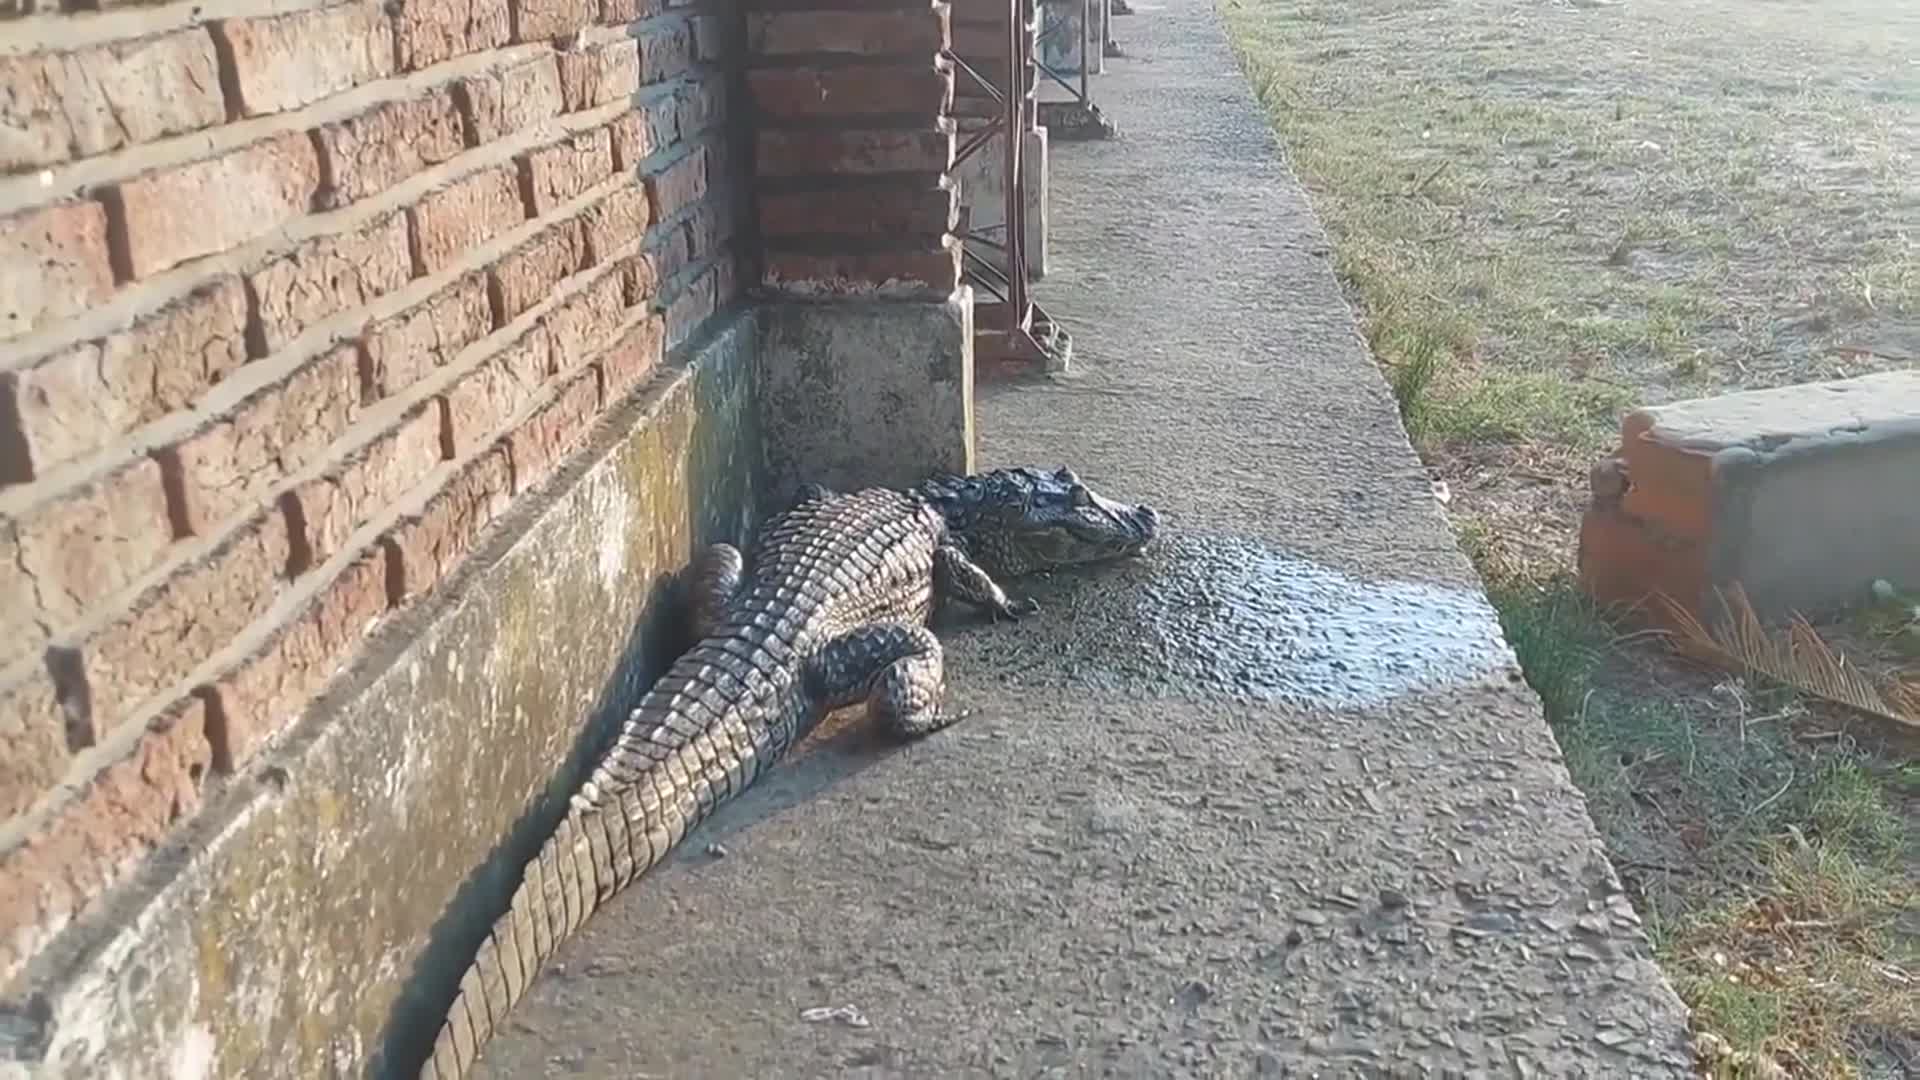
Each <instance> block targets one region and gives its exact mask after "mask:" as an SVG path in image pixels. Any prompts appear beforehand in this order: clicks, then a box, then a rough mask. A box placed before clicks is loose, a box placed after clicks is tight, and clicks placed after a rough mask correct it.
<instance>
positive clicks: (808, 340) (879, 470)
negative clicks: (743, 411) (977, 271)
mask: <svg viewBox="0 0 1920 1080" xmlns="http://www.w3.org/2000/svg"><path fill="white" fill-rule="evenodd" d="M759 317H760V335H759V336H760V348H759V350H758V352H757V354H756V356H757V366H758V371H757V374H756V377H755V381H756V385H757V386H758V388H759V393H760V403H761V404H760V432H761V440H762V446H764V447H765V451H766V455H767V467H766V491H767V495H768V497H769V498H770V499H772V500H774V503H773V504H774V505H778V504H779V503H780V502H781V501H782V500H785V499H788V498H790V497H791V496H792V495H793V493H794V492H795V490H796V489H797V488H798V487H799V486H800V485H801V484H803V483H817V484H825V485H826V486H827V487H829V488H835V489H838V490H850V489H853V488H857V487H863V486H869V485H886V486H896V487H903V486H906V485H909V484H914V483H918V482H919V481H921V480H923V479H925V478H926V477H927V476H928V475H929V474H932V473H935V472H939V471H951V472H968V471H971V470H972V468H973V454H974V439H973V290H972V289H971V288H969V287H965V286H963V287H961V288H960V289H957V290H955V292H954V294H953V295H952V296H950V297H948V298H947V299H945V300H929V301H920V302H912V301H900V300H825V301H810V300H780V299H771V300H768V301H766V302H764V303H762V304H761V305H760V307H759Z"/></svg>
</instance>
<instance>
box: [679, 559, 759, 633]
mask: <svg viewBox="0 0 1920 1080" xmlns="http://www.w3.org/2000/svg"><path fill="white" fill-rule="evenodd" d="M746 568H747V560H746V557H745V556H744V555H741V554H740V549H739V548H737V547H734V546H733V545H732V544H709V545H708V546H707V548H706V550H704V551H702V552H701V553H700V554H699V555H698V556H697V557H695V558H694V560H693V567H692V569H691V570H690V571H689V573H688V574H687V591H688V593H689V594H690V599H691V601H692V603H691V608H692V610H691V612H690V613H689V619H690V620H691V623H692V627H693V639H694V640H695V641H699V640H700V639H702V638H705V637H707V636H708V635H710V634H712V633H713V632H714V631H715V630H716V629H718V628H719V626H720V624H721V623H723V622H725V621H726V618H727V605H728V604H731V603H732V602H733V596H734V594H735V593H737V592H739V591H740V581H741V578H742V577H744V576H745V573H746Z"/></svg>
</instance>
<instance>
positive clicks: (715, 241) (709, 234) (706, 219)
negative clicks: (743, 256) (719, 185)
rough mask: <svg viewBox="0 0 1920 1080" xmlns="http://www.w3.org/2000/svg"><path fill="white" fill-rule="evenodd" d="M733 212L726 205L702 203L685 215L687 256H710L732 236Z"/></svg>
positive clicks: (696, 258)
mask: <svg viewBox="0 0 1920 1080" xmlns="http://www.w3.org/2000/svg"><path fill="white" fill-rule="evenodd" d="M733 224H734V223H733V214H732V212H731V211H730V210H729V209H728V208H726V207H720V206H715V205H714V204H713V203H706V204H703V205H702V206H701V207H700V208H699V209H698V210H695V211H694V212H693V213H692V214H690V215H688V217H687V257H688V258H689V259H693V260H695V261H698V260H700V259H705V258H708V257H710V256H711V255H712V254H713V253H714V252H715V251H718V250H719V249H720V248H722V247H724V246H725V245H726V243H727V241H728V240H731V239H732V238H733Z"/></svg>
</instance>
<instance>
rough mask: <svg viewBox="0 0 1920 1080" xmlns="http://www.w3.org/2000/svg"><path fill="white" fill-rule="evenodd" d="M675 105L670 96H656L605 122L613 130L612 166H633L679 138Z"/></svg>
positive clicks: (619, 167)
mask: <svg viewBox="0 0 1920 1080" xmlns="http://www.w3.org/2000/svg"><path fill="white" fill-rule="evenodd" d="M677 108H678V106H677V103H676V99H675V98H673V97H672V96H664V97H656V98H654V99H653V100H652V101H650V102H648V103H647V104H645V105H636V106H635V107H634V108H633V111H631V112H625V113H621V114H620V116H619V118H618V119H616V120H614V121H613V123H611V124H609V125H607V126H608V128H609V129H610V130H611V131H612V132H613V162H614V168H616V169H632V168H634V167H635V166H637V165H639V164H640V162H641V160H642V159H644V158H646V157H648V156H650V155H652V154H653V153H654V152H656V151H658V150H662V149H664V148H666V147H668V146H672V145H673V144H674V142H675V141H677V140H678V139H679V138H680V129H679V126H678V117H677V113H676V110H677Z"/></svg>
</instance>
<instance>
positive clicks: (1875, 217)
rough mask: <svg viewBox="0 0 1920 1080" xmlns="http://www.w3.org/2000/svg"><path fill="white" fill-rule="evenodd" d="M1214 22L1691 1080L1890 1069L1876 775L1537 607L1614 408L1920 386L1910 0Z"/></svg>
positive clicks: (1605, 629)
mask: <svg viewBox="0 0 1920 1080" xmlns="http://www.w3.org/2000/svg"><path fill="white" fill-rule="evenodd" d="M1219 2H1220V4H1221V7H1222V11H1223V13H1224V15H1225V17H1226V20H1227V24H1228V28H1229V31H1230V33H1231V35H1232V37H1233V38H1234V40H1235V43H1236V46H1237V48H1238V49H1239V51H1240V54H1241V58H1242V63H1243V66H1244V67H1245V69H1246V71H1247V74H1248V77H1249V78H1250V80H1251V81H1252V83H1253V86H1254V88H1255V90H1256V92H1257V93H1258V95H1259V97H1260V100H1261V102H1262V104H1263V105H1264V106H1265V107H1266V109H1267V111H1268V114H1269V116H1270V117H1271V119H1272V122H1273V124H1274V126H1275V128H1276V130H1277V131H1278V133H1279V135H1280V136H1281V140H1282V145H1283V146H1284V148H1285V153H1286V154H1287V157H1288V161H1289V163H1290V165H1291V166H1292V168H1293V169H1294V171H1295V173H1296V174H1297V175H1298V176H1299V177H1300V179H1301V181H1302V182H1303V183H1304V184H1305V185H1306V187H1307V189H1308V191H1309V194H1310V195H1311V197H1312V199H1313V201H1314V206H1315V209H1316V210H1317V212H1318V213H1319V215H1320V217H1321V219H1322V221H1323V222H1324V223H1325V225H1326V228H1327V230H1328V233H1329V235H1330V237H1331V239H1332V241H1333V252H1334V260H1335V269H1336V272H1337V273H1338V275H1339V277H1340V280H1341V282H1342V283H1343V285H1344V287H1345V288H1346V289H1347V290H1348V293H1349V296H1350V298H1351V299H1352V301H1353V302H1354V305H1355V308H1356V310H1357V311H1358V313H1359V314H1360V316H1361V319H1362V323H1363V326H1364V328H1365V330H1366V333H1367V338H1368V341H1369V343H1370V344H1371V346H1372V348H1373V351H1374V354H1375V355H1376V357H1378V359H1379V361H1380V363H1381V364H1382V367H1383V369H1384V371H1385V374H1386V376H1387V379H1388V382H1389V384H1390V385H1391V387H1392V389H1393V392H1394V395H1395V397H1396V399H1397V400H1398V402H1399V405H1400V411H1401V414H1402V416H1403V418H1404V420H1405V422H1406V426H1407V429H1408V432H1409V434H1410V435H1411V436H1412V437H1413V439H1414V441H1415V444H1416V446H1417V448H1418V449H1419V450H1420V452H1421V455H1422V457H1423V458H1424V460H1425V461H1426V462H1427V464H1428V466H1429V468H1430V469H1431V470H1432V471H1433V472H1434V474H1435V475H1436V476H1437V477H1438V478H1441V479H1444V480H1446V481H1447V484H1448V488H1449V490H1450V492H1451V493H1452V498H1451V501H1450V502H1449V504H1448V512H1449V513H1450V514H1451V515H1452V517H1453V520H1454V523H1455V526H1456V528H1457V530H1458V532H1459V536H1460V541H1461V545H1462V547H1463V549H1465V550H1466V551H1467V552H1468V553H1469V555H1470V556H1471V557H1472V558H1473V559H1474V562H1475V564H1476V565H1477V566H1478V567H1479V568H1480V571H1481V574H1482V576H1483V578H1484V579H1485V580H1486V581H1487V583H1488V586H1489V591H1490V593H1491V594H1492V596H1493V598H1494V602H1495V605H1496V606H1497V607H1498V608H1499V609H1500V612H1501V616H1502V620H1503V622H1504V624H1505V626H1506V631H1507V634H1508V636H1509V639H1510V640H1511V641H1512V642H1513V645H1514V647H1515V649H1516V650H1517V651H1518V652H1519V654H1520V657H1521V660H1522V662H1523V664H1524V666H1525V668H1526V671H1527V676H1528V679H1529V681H1530V682H1531V683H1532V685H1533V686H1534V687H1535V689H1536V690H1537V691H1538V692H1539V694H1540V696H1541V698H1542V700H1543V701H1544V703H1545V705H1546V708H1547V712H1548V717H1549V720H1550V721H1551V723H1552V724H1553V727H1554V730H1555V733H1556V735H1557V736H1558V738H1559V740H1560V743H1561V746H1562V749H1563V752H1564V754H1565V757H1566V759H1567V763H1568V767H1569V769H1570V771H1571V773H1572V775H1573V777H1574V780H1575V782H1576V783H1577V784H1579V786H1580V787H1581V788H1582V789H1583V791H1584V792H1585V793H1586V795H1587V798H1588V804H1589V807H1590V809H1591V811H1592V813H1593V816H1594V819H1595V821H1596V824H1597V825H1598V826H1599V828H1600V829H1601V831H1602V832H1603V834H1604V835H1605V836H1606V838H1607V841H1608V843H1609V845H1610V847H1611V850H1612V851H1613V854H1614V857H1615V859H1616V862H1617V864H1618V865H1619V866H1620V868H1621V872H1622V875H1623V877H1625V878H1626V879H1627V880H1628V882H1629V884H1630V885H1631V886H1632V887H1633V888H1634V890H1635V892H1636V895H1637V899H1638V901H1639V903H1640V906H1641V909H1642V913H1643V915H1645V916H1646V917H1647V918H1648V922H1649V926H1650V927H1651V928H1652V930H1653V932H1654V937H1655V943H1656V947H1657V949H1658V951H1659V955H1660V956H1661V958H1662V961H1663V963H1664V964H1665V965H1666V969H1667V971H1668V973H1669V976H1670V977H1671V978H1672V980H1673V982H1674V984H1675V987H1676V989H1677V990H1679V992H1680V993H1681V994H1682V995H1683V997H1685V998H1686V1000H1687V1001H1688V1003H1689V1004H1690V1005H1691V1006H1692V1007H1693V1009H1694V1011H1695V1024H1696V1027H1697V1028H1698V1029H1700V1030H1701V1031H1703V1032H1709V1033H1711V1034H1712V1035H1715V1036H1717V1037H1718V1038H1719V1039H1721V1040H1724V1042H1725V1044H1726V1045H1727V1047H1728V1049H1729V1051H1730V1056H1728V1057H1725V1058H1723V1059H1721V1060H1720V1061H1719V1062H1718V1064H1716V1065H1715V1066H1714V1067H1713V1068H1714V1070H1715V1071H1717V1072H1718V1073H1719V1074H1721V1075H1728V1076H1734V1075H1739V1076H1762V1075H1778V1074H1777V1073H1773V1072H1770V1071H1769V1069H1770V1066H1769V1064H1768V1063H1771V1064H1772V1065H1775V1066H1778V1067H1779V1068H1780V1069H1783V1070H1785V1072H1786V1073H1787V1074H1790V1075H1794V1076H1816V1077H1853V1076H1878V1075H1902V1074H1903V1070H1906V1071H1908V1072H1913V1071H1920V945H1916V942H1920V886H1917V885H1916V879H1917V878H1920V869H1917V868H1920V850H1916V845H1915V841H1914V837H1915V835H1916V832H1915V829H1914V825H1915V823H1916V821H1920V765H1916V764H1915V763H1914V759H1913V756H1912V751H1911V748H1910V747H1908V748H1902V747H1901V746H1899V745H1897V744H1895V743H1892V742H1890V741H1889V740H1888V739H1886V738H1882V737H1880V734H1879V733H1876V732H1875V731H1874V730H1872V729H1871V725H1868V726H1866V727H1863V726H1861V725H1860V724H1859V722H1858V720H1857V718H1854V717H1849V716H1844V715H1841V714H1839V713H1837V712H1835V711H1834V710H1832V709H1830V708H1827V707H1824V706H1823V705H1822V703H1820V702H1817V701H1806V700H1801V699H1799V698H1797V697H1795V696H1794V695H1793V694H1791V693H1789V692H1786V691H1783V690H1780V689H1777V688H1770V687H1765V686H1760V685H1754V684H1751V683H1749V682H1747V681H1745V680H1741V679H1738V678H1732V677H1729V676H1727V675H1726V674H1725V673H1716V672H1710V671H1705V670H1703V669H1700V668H1698V667H1691V666H1688V665H1684V664H1681V663H1678V662H1677V661H1675V660H1674V659H1673V658H1672V657H1671V655H1670V654H1668V653H1667V652H1666V651H1664V650H1663V649H1662V648H1661V647H1660V646H1659V645H1658V644H1657V643H1654V642H1651V641H1649V640H1647V639H1644V638H1640V639H1629V638H1627V635H1624V633H1623V631H1622V629H1621V628H1617V627H1614V626H1611V625H1609V624H1608V622H1607V621H1606V620H1605V619H1603V618H1601V617H1600V616H1599V614H1598V613H1596V612H1594V611H1592V610H1591V609H1590V608H1588V607H1587V606H1586V605H1585V604H1584V603H1583V602H1582V601H1581V599H1580V597H1579V595H1578V592H1577V590H1576V589H1575V588H1574V587H1573V584H1572V578H1571V571H1572V562H1573V557H1574V554H1575V552H1576V550H1577V530H1578V523H1579V518H1580V513H1581V510H1582V508H1583V504H1584V502H1585V499H1586V469H1587V466H1588V465H1589V464H1590V463H1591V462H1592V461H1593V460H1594V459H1595V457H1596V456H1598V454H1599V453H1600V452H1601V451H1602V450H1603V449H1604V448H1606V447H1607V446H1609V445H1610V443H1611V442H1612V440H1613V438H1614V436H1615V433H1616V431H1617V427H1618V423H1619V418H1620V415H1621V412H1622V410H1623V409H1625V408H1628V407H1630V406H1632V405H1637V404H1642V403H1659V402H1663V401H1669V400H1675V399H1679V398H1685V397H1694V396H1700V395H1704V394H1712V393H1719V392H1724V391H1727V390H1733V389H1741V388H1752V387H1763V386H1774V385H1781V384H1786V383H1792V382H1800V381H1806V380H1811V379H1826V378H1840V377H1847V376H1852V375H1859V374H1865V373H1868V372H1870V371H1876V370H1884V369H1888V368H1893V367H1912V366H1914V365H1915V364H1916V362H1920V181H1916V179H1915V178H1916V177H1920V64H1916V62H1915V61H1914V60H1913V57H1915V56H1920V5H1910V4H1908V5H1899V4H1887V3H1875V2H1872V0H1669V2H1667V3H1660V4H1645V3H1614V2H1608V0H1556V2H1548V0H1455V2H1453V3H1449V4H1433V3H1429V2H1425V0H1340V2H1331V0H1320V2H1316V0H1219ZM1816 27H1819V29H1817V30H1816V29H1815V28H1816ZM1896 584H1898V585H1900V586H1902V587H1903V588H1904V589H1906V590H1907V591H1908V593H1913V592H1916V591H1920V582H1903V583H1896ZM1917 614H1920V608H1916V607H1915V606H1914V605H1913V604H1911V603H1905V602H1901V603H1890V604H1887V605H1884V606H1883V607H1882V608H1880V609H1875V610H1869V611H1866V612H1863V613H1861V614H1860V615H1859V616H1858V618H1857V619H1856V620H1855V623H1856V625H1854V626H1853V627H1851V629H1852V630H1853V631H1854V633H1853V636H1852V637H1851V638H1849V639H1848V640H1849V641H1850V642H1852V643H1854V644H1856V645H1857V646H1858V647H1859V648H1863V649H1870V650H1871V651H1872V652H1873V654H1874V659H1875V660H1876V661H1878V662H1882V663H1885V664H1887V665H1898V664H1903V663H1904V664H1913V663H1915V662H1920V629H1913V628H1912V627H1913V626H1914V620H1915V618H1916V615H1917ZM1824 629H1825V628H1823V630H1824Z"/></svg>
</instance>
